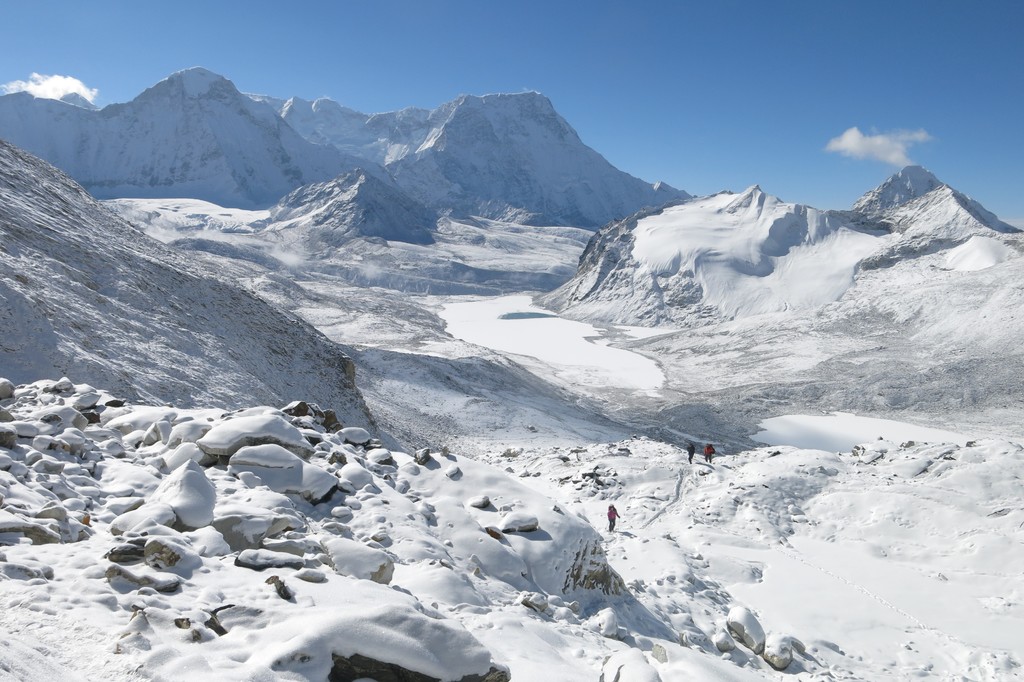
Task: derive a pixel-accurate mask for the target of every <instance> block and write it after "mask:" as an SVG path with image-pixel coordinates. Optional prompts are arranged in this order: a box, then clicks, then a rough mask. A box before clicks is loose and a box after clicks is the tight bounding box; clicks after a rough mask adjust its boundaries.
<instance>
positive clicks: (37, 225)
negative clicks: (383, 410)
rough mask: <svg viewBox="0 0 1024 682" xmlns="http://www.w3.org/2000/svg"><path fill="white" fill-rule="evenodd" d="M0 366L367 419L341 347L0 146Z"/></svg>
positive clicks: (137, 391) (122, 389) (192, 399)
mask: <svg viewBox="0 0 1024 682" xmlns="http://www.w3.org/2000/svg"><path fill="white" fill-rule="evenodd" d="M0 235H2V237H0V244H2V247H0V248H2V249H3V251H4V257H3V258H2V259H0V313H2V314H0V319H2V320H3V326H4V329H3V334H2V338H3V340H2V342H0V362H2V367H3V372H4V374H5V375H6V376H8V377H9V378H11V379H12V380H16V381H27V380H34V379H37V378H39V377H52V376H61V375H63V374H67V373H74V374H75V375H76V376H78V377H81V378H82V380H84V381H89V382H94V383H96V384H100V385H106V386H109V387H110V389H111V390H114V391H116V392H118V393H119V394H121V395H124V396H127V397H132V398H145V399H147V400H153V401H156V402H164V401H174V402H177V403H179V404H184V405H195V404H204V403H208V402H218V403H221V404H224V405H233V406H238V405H240V404H245V403H247V402H249V401H251V400H266V401H272V400H273V401H285V400H289V399H291V398H293V397H297V396H302V397H305V398H308V399H310V400H315V401H317V402H318V403H320V404H322V405H324V407H325V408H331V409H335V410H337V412H338V415H339V417H340V418H341V419H342V420H348V419H352V418H355V419H358V420H360V421H366V419H367V417H366V412H365V406H364V405H363V403H362V398H361V397H360V396H359V394H358V392H357V390H356V389H355V386H354V382H353V373H354V366H353V364H352V362H351V360H350V359H349V358H348V357H347V356H346V355H345V354H344V353H343V352H342V349H341V348H340V347H338V346H337V345H336V344H334V343H332V342H331V341H329V340H328V339H327V338H325V337H324V336H323V335H322V334H320V333H318V332H317V331H316V330H315V329H313V328H312V327H310V326H309V325H307V324H305V323H303V322H302V321H300V320H299V319H298V318H296V317H293V316H290V315H287V314H285V313H282V312H281V311H280V310H278V309H276V308H274V307H272V306H270V305H268V304H267V303H265V302H264V301H262V300H261V299H259V298H256V297H254V296H252V295H251V294H248V293H246V292H244V291H242V290H240V289H238V288H236V287H235V286H232V285H230V284H227V283H225V282H223V281H220V280H217V279H214V278H211V277H208V276H206V275H205V274H204V273H203V272H202V271H201V266H200V267H197V266H196V264H194V263H193V262H192V261H190V260H189V259H186V258H184V257H182V256H181V255H180V254H179V252H177V251H175V250H173V249H170V248H167V247H165V246H164V245H163V244H161V243H159V242H157V241H155V240H152V239H149V238H148V237H146V236H145V235H144V234H142V233H140V232H138V231H137V230H136V229H135V228H133V227H132V226H131V225H129V224H128V223H126V222H124V221H123V220H121V219H120V218H118V217H117V216H116V215H115V214H113V213H111V212H110V211H108V210H107V209H106V208H104V207H103V206H102V205H101V204H99V203H98V202H96V201H95V200H94V199H93V198H92V197H90V196H89V195H88V194H86V192H85V191H84V190H83V189H82V188H81V187H79V186H78V185H76V184H74V183H73V182H72V181H71V180H70V179H69V178H67V176H65V175H64V174H63V173H61V172H60V171H58V170H57V169H55V168H53V167H52V166H49V165H48V164H45V163H43V162H42V161H40V160H39V159H36V158H34V157H32V156H30V155H28V154H26V153H24V152H22V151H20V150H18V149H16V148H15V147H12V146H11V145H9V144H7V143H4V142H2V141H0Z"/></svg>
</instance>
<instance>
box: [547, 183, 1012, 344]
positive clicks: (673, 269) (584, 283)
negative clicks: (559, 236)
mask: <svg viewBox="0 0 1024 682" xmlns="http://www.w3.org/2000/svg"><path fill="white" fill-rule="evenodd" d="M1017 231H1018V230H1017V229H1016V228H1014V227H1012V226H1010V225H1008V224H1006V223H1004V222H1002V221H1000V220H999V219H998V218H997V217H996V216H995V215H993V214H992V213H990V212H989V211H987V210H985V208H984V207H982V206H981V205H980V204H978V203H977V202H976V201H974V200H972V199H970V198H969V197H967V196H965V195H963V194H961V193H960V192H957V191H956V190H954V189H953V188H951V187H949V186H948V185H946V184H944V183H942V182H941V181H939V180H938V179H937V178H936V177H935V176H934V175H932V174H931V173H930V172H928V171H927V170H925V169H923V168H920V167H917V166H911V167H907V168H904V169H903V170H901V171H900V172H898V173H897V174H895V175H894V176H892V177H891V178H889V179H888V180H886V181H885V182H884V183H883V184H882V185H880V186H879V187H877V188H875V189H874V190H871V191H870V192H868V193H866V194H865V195H864V196H863V197H861V198H860V199H859V200H858V201H857V202H856V203H855V205H854V207H853V210H852V211H820V210H817V209H814V208H812V207H809V206H804V205H801V204H791V203H786V202H783V201H781V200H780V199H778V198H777V197H774V196H771V195H768V194H765V193H764V192H763V191H762V190H761V188H760V187H757V186H754V187H751V188H749V189H747V190H746V191H745V192H742V193H740V194H733V193H730V192H722V193H720V194H716V195H713V196H710V197H702V198H697V199H691V200H688V201H682V202H677V203H675V204H672V205H670V206H666V207H664V208H661V209H652V210H647V211H642V212H640V213H638V214H636V215H634V216H631V217H630V218H628V219H626V220H623V221H619V222H616V223H613V224H610V225H608V226H606V227H605V228H603V229H602V230H600V231H599V232H598V233H597V234H596V235H594V238H593V239H591V241H590V243H589V245H588V246H587V249H586V251H585V252H584V253H583V256H582V257H581V260H580V267H579V269H578V271H577V273H576V275H575V276H574V277H573V279H572V280H570V281H569V282H567V283H566V284H565V285H563V286H562V287H561V288H559V289H558V290H556V291H554V292H552V293H550V294H548V295H546V296H545V297H543V299H542V300H543V301H544V303H545V304H546V305H548V306H551V307H553V308H555V309H557V310H560V311H562V312H564V313H567V314H569V315H571V316H573V317H578V318H581V319H588V320H601V321H605V322H617V323H624V324H650V325H655V324H686V325H692V324H701V323H703V322H705V321H709V320H721V319H733V318H737V317H747V316H750V315H756V314H760V313H768V312H782V311H793V310H795V311H808V310H812V309H815V308H817V307H819V306H821V305H824V304H826V303H830V302H832V301H835V300H838V299H839V298H840V297H841V296H842V295H843V294H844V293H845V292H846V290H847V289H849V288H850V287H851V286H853V284H854V281H855V279H856V276H857V273H858V272H859V271H860V270H862V269H868V268H878V267H886V266H888V265H892V264H893V263H895V262H897V261H899V260H900V259H906V258H913V257H917V256H922V255H926V254H929V253H934V252H936V251H939V250H942V249H948V248H951V247H954V246H958V245H960V244H963V243H964V242H966V241H967V240H968V239H970V238H971V237H974V236H989V235H999V234H1009V233H1014V232H1017Z"/></svg>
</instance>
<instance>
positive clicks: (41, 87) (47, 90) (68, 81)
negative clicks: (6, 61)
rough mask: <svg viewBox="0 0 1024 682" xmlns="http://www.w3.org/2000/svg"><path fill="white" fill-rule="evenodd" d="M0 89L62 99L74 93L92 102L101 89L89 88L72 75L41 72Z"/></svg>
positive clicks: (5, 92)
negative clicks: (48, 74)
mask: <svg viewBox="0 0 1024 682" xmlns="http://www.w3.org/2000/svg"><path fill="white" fill-rule="evenodd" d="M0 90H2V91H3V93H4V94H5V95H9V94H11V93H12V92H27V93H29V94H30V95H34V96H35V97H45V98H46V99H60V98H61V97H63V96H64V95H70V94H72V93H74V94H76V95H81V96H82V97H84V98H85V99H87V100H89V101H90V102H95V100H96V96H97V95H98V94H100V91H99V90H97V89H96V88H88V87H86V86H85V83H83V82H82V81H80V80H78V79H77V78H73V77H71V76H44V75H43V74H41V73H33V74H32V75H31V76H29V77H28V80H27V81H11V82H10V83H4V84H3V85H0Z"/></svg>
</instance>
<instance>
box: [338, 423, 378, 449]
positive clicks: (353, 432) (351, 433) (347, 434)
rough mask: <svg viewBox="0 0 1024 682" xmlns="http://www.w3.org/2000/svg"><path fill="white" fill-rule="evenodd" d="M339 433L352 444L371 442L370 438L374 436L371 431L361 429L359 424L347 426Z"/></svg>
mask: <svg viewBox="0 0 1024 682" xmlns="http://www.w3.org/2000/svg"><path fill="white" fill-rule="evenodd" d="M338 433H339V434H340V435H341V437H342V438H343V439H344V441H345V442H346V443H351V444H352V445H366V444H367V443H369V442H370V439H371V438H373V436H371V435H370V432H369V431H367V430H366V429H361V428H359V427H358V426H349V427H346V428H344V429H341V430H340V431H339V432H338Z"/></svg>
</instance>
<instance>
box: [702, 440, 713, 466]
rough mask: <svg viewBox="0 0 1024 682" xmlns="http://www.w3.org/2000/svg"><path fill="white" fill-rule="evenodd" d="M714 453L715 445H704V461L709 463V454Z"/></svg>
mask: <svg viewBox="0 0 1024 682" xmlns="http://www.w3.org/2000/svg"><path fill="white" fill-rule="evenodd" d="M713 454H715V446H714V445H712V444H711V443H708V444H707V445H705V446H704V461H705V462H707V463H708V464H711V455H713Z"/></svg>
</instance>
